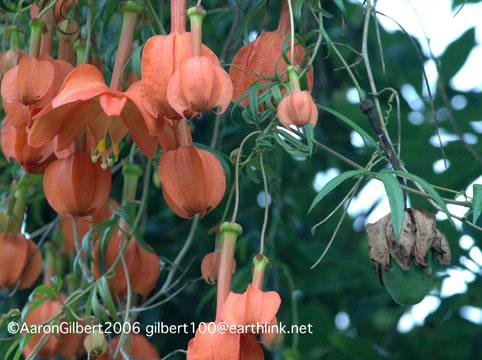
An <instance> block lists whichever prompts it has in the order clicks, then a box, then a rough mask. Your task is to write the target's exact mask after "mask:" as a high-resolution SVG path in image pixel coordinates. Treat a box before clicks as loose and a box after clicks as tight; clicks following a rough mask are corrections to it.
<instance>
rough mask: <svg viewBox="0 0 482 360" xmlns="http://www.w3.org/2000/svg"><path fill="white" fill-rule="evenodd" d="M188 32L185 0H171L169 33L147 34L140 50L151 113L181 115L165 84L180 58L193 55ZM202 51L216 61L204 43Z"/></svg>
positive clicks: (159, 117) (160, 117)
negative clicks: (149, 36)
mask: <svg viewBox="0 0 482 360" xmlns="http://www.w3.org/2000/svg"><path fill="white" fill-rule="evenodd" d="M192 50H193V47H192V37H191V33H189V32H186V0H171V33H170V34H169V35H155V36H152V37H151V38H149V40H148V41H147V42H146V44H145V45H144V50H143V52H142V80H141V81H142V86H143V87H144V89H145V93H146V95H148V96H149V97H150V98H151V99H152V100H151V101H152V103H153V104H152V107H153V109H154V110H155V114H154V117H155V118H157V119H160V121H162V116H166V117H167V118H169V119H180V118H181V117H182V114H179V113H178V111H176V110H175V109H173V107H171V105H170V103H169V101H168V96H167V85H168V82H169V80H170V78H171V77H172V75H173V74H174V72H175V71H176V69H178V68H179V66H180V64H181V62H182V61H183V60H184V59H185V58H187V57H191V56H192V55H193V53H192ZM201 54H202V55H203V56H206V57H208V58H209V59H210V60H211V61H212V62H214V63H216V64H219V60H218V58H217V56H216V55H215V54H214V53H213V52H212V51H211V50H210V49H209V48H208V47H206V46H204V45H202V46H201Z"/></svg>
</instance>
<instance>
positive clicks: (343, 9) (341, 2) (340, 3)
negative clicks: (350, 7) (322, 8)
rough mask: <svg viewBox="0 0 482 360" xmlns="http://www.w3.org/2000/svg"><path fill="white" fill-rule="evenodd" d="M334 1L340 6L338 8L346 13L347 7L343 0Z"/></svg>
mask: <svg viewBox="0 0 482 360" xmlns="http://www.w3.org/2000/svg"><path fill="white" fill-rule="evenodd" d="M334 3H335V5H336V6H337V7H338V9H340V10H341V12H342V13H346V8H345V4H344V3H343V0H334Z"/></svg>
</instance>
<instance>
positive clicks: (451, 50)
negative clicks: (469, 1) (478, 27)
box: [440, 28, 475, 82]
mask: <svg viewBox="0 0 482 360" xmlns="http://www.w3.org/2000/svg"><path fill="white" fill-rule="evenodd" d="M474 46H475V28H471V29H469V30H467V31H466V32H465V33H464V34H463V35H462V36H461V37H459V38H458V39H457V40H455V41H454V42H453V43H451V44H450V46H449V47H448V48H447V50H445V52H444V54H443V55H442V58H441V61H440V75H441V76H442V79H443V81H445V82H448V81H449V80H450V79H451V78H452V77H453V76H454V75H455V74H456V73H457V72H458V71H459V70H460V68H461V67H462V65H464V63H465V60H467V57H468V56H469V54H470V51H471V50H472V48H473V47H474Z"/></svg>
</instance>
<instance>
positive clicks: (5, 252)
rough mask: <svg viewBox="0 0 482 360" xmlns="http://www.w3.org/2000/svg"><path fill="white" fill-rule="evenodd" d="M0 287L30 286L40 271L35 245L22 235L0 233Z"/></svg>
mask: <svg viewBox="0 0 482 360" xmlns="http://www.w3.org/2000/svg"><path fill="white" fill-rule="evenodd" d="M0 249H2V251H0V266H1V270H0V288H13V287H15V286H16V285H17V282H18V281H20V289H27V288H30V287H32V285H33V284H34V283H35V281H36V280H37V278H38V277H39V275H40V273H41V271H42V255H41V253H40V251H39V250H38V248H37V245H36V244H35V243H34V242H33V241H31V240H27V239H26V238H25V237H24V236H23V235H20V234H18V235H12V234H0Z"/></svg>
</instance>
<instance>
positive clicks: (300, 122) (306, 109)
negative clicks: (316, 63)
mask: <svg viewBox="0 0 482 360" xmlns="http://www.w3.org/2000/svg"><path fill="white" fill-rule="evenodd" d="M288 73H289V75H290V83H291V93H290V94H289V95H288V96H286V97H285V98H284V99H283V100H281V102H280V103H279V105H278V118H279V120H280V122H281V124H283V126H285V127H287V128H288V127H290V126H291V125H294V126H298V127H301V126H304V125H307V124H311V125H313V126H316V123H317V122H318V108H317V107H316V104H315V102H314V101H313V98H312V97H311V94H310V93H309V92H308V91H301V90H300V84H299V80H298V75H297V74H296V70H295V69H294V68H293V67H292V66H289V67H288Z"/></svg>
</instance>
